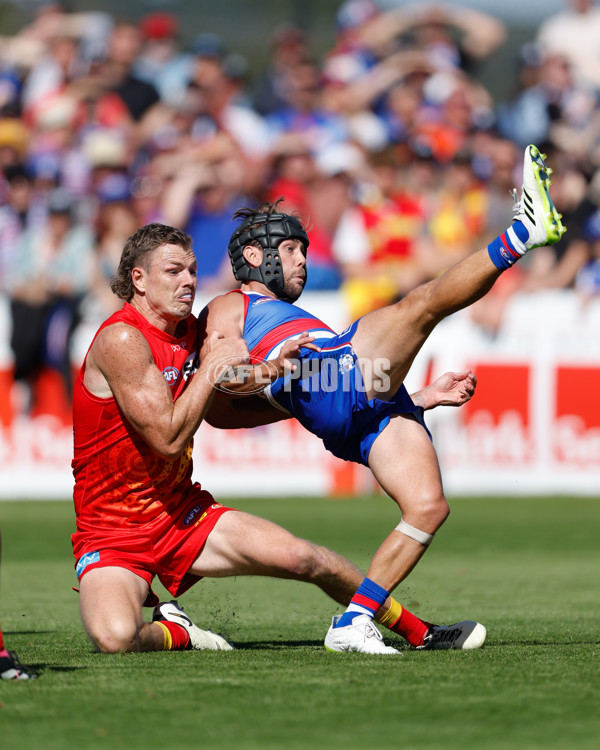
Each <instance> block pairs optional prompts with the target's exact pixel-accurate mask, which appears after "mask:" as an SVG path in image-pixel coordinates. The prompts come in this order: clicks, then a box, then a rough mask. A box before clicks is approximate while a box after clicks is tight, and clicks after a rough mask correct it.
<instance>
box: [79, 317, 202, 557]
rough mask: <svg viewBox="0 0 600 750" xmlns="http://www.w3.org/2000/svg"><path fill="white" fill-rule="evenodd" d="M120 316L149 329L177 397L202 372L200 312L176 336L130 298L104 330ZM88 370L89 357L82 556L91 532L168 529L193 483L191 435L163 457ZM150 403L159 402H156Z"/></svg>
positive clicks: (84, 395)
mask: <svg viewBox="0 0 600 750" xmlns="http://www.w3.org/2000/svg"><path fill="white" fill-rule="evenodd" d="M120 322H122V323H126V324H127V325H130V326H133V327H134V328H137V329H138V330H140V331H141V332H142V333H143V335H144V337H145V338H146V340H147V341H148V344H149V345H150V348H151V350H152V355H153V357H154V361H155V363H156V366H157V367H158V369H159V370H160V371H161V372H162V373H163V375H164V376H165V379H166V381H167V383H168V384H169V386H170V388H171V392H172V394H173V400H175V398H176V397H177V396H178V395H179V394H180V393H181V391H182V389H183V387H184V386H185V382H186V380H187V378H188V376H189V375H191V374H192V373H193V372H194V371H195V361H196V353H197V329H196V318H195V317H194V316H192V315H190V317H189V318H188V319H187V321H186V323H187V326H186V330H185V332H184V334H183V335H182V336H181V337H177V338H175V337H173V336H170V335H169V334H167V333H164V332H163V331H160V330H159V329H158V328H155V327H154V326H153V325H151V324H150V323H149V322H148V321H147V320H146V318H144V317H143V316H142V315H141V314H140V313H138V312H137V311H136V310H135V309H134V308H133V307H132V306H131V305H129V304H127V303H125V305H124V306H123V308H122V309H121V310H119V311H118V312H116V313H115V314H114V315H112V316H111V317H110V318H108V320H106V321H105V322H104V323H103V324H102V325H101V326H100V328H99V329H98V332H97V333H96V336H98V333H99V332H100V331H101V330H103V329H104V328H106V327H107V326H109V325H113V324H114V323H120ZM95 338H96V337H94V340H95ZM92 343H93V342H92ZM88 351H89V350H88ZM86 357H87V355H86ZM84 372H85V360H84V363H83V365H82V367H81V370H80V372H79V376H78V378H77V380H76V383H75V385H74V390H73V438H74V458H73V462H72V469H73V476H74V478H75V488H74V501H75V512H76V516H77V533H75V534H74V535H73V547H74V549H73V551H74V554H75V556H76V557H78V556H79V554H78V552H79V551H80V550H83V547H84V543H85V541H86V540H87V542H89V541H90V537H95V536H98V537H102V538H106V537H107V536H117V537H119V536H121V534H123V535H125V536H126V535H127V534H131V533H135V532H136V530H138V531H140V532H142V529H143V530H144V531H146V532H147V531H150V530H151V531H152V533H156V532H158V533H160V529H161V527H164V528H165V529H166V528H168V527H169V525H170V524H172V523H173V516H174V515H175V514H176V513H177V511H178V510H179V511H181V508H182V505H183V504H184V502H185V498H186V494H187V493H188V492H189V490H190V489H191V488H192V486H193V485H192V480H191V475H192V460H191V457H192V444H193V442H192V441H191V440H190V443H189V445H188V446H187V449H186V450H185V451H184V452H183V454H182V455H181V456H180V457H179V458H178V459H177V460H175V461H168V460H165V459H164V458H161V456H159V455H157V454H156V453H155V452H154V451H153V450H152V449H151V448H150V446H149V445H148V444H147V443H146V442H145V441H144V440H142V438H141V437H140V436H139V435H138V433H137V432H136V431H135V430H134V429H133V427H132V426H131V425H130V424H129V423H128V422H127V421H126V419H125V418H124V417H123V415H122V414H121V412H120V410H119V407H118V406H117V403H116V401H115V399H114V398H107V399H102V398H98V397H96V396H94V395H93V394H92V393H90V391H89V390H88V389H87V388H86V387H85V385H84V382H83V374H84ZM148 409H149V410H151V409H152V404H151V403H149V404H148ZM196 487H198V486H197V485H196Z"/></svg>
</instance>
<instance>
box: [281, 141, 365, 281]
mask: <svg viewBox="0 0 600 750" xmlns="http://www.w3.org/2000/svg"><path fill="white" fill-rule="evenodd" d="M361 161H362V153H361V152H360V150H359V149H357V148H355V147H351V146H348V145H346V144H340V145H334V146H331V147H330V148H328V149H325V150H324V151H323V152H322V153H321V155H320V157H319V158H318V159H315V158H314V156H313V154H312V152H311V149H310V148H309V146H308V144H307V143H306V140H305V139H304V138H303V137H302V136H299V135H295V134H288V135H284V136H283V137H282V138H281V139H280V141H279V142H278V143H277V144H276V146H275V147H274V149H273V169H272V176H271V180H270V185H269V189H268V191H267V193H266V195H267V199H268V200H269V201H271V202H274V201H276V200H278V199H279V198H282V197H283V198H284V201H283V203H282V206H283V211H285V212H286V213H290V214H291V213H294V212H297V213H299V214H300V215H301V216H305V217H307V218H308V219H309V221H310V225H311V237H312V240H311V246H310V247H311V254H310V257H311V268H310V275H309V276H308V277H307V282H306V287H305V288H306V289H307V290H308V291H327V290H329V291H331V290H334V289H338V288H339V286H340V283H341V275H340V269H339V267H338V263H337V261H336V259H335V258H334V256H333V249H332V241H333V235H334V232H335V230H336V228H337V226H338V223H339V221H340V218H341V216H342V214H343V213H344V211H345V210H346V209H347V207H348V206H349V205H350V203H351V186H352V181H351V174H352V172H353V170H354V169H355V168H356V167H358V166H359V163H360V162H361Z"/></svg>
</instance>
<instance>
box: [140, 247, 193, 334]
mask: <svg viewBox="0 0 600 750" xmlns="http://www.w3.org/2000/svg"><path fill="white" fill-rule="evenodd" d="M196 272H197V262H196V256H195V255H194V251H193V250H185V249H184V248H182V247H180V246H179V245H161V246H160V247H159V248H157V249H156V250H155V251H154V253H153V254H152V255H150V265H149V268H148V270H146V269H141V277H140V281H141V283H142V285H143V291H144V294H145V297H146V302H147V304H148V306H149V308H150V310H151V312H152V313H153V314H154V315H155V316H156V317H157V318H158V319H160V320H164V321H173V322H175V321H179V320H184V319H185V318H187V317H188V315H190V313H191V312H192V306H193V304H194V297H195V295H196V284H197V279H196Z"/></svg>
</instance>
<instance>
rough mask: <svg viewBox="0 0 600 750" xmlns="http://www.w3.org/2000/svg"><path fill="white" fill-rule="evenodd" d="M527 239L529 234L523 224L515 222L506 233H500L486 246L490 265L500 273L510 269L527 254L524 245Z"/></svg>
mask: <svg viewBox="0 0 600 750" xmlns="http://www.w3.org/2000/svg"><path fill="white" fill-rule="evenodd" d="M528 239H529V232H528V231H527V228H526V227H525V225H524V224H523V222H521V221H515V222H514V223H513V225H512V226H511V227H510V228H509V229H507V230H506V232H502V234H501V235H500V236H499V237H496V239H495V240H492V242H490V244H489V245H488V253H489V256H490V258H491V260H492V263H493V264H494V265H495V266H496V268H499V269H500V270H501V271H504V270H505V269H506V268H510V267H511V266H512V265H513V263H516V261H518V260H519V258H521V257H522V256H523V255H524V254H525V253H526V252H527V245H526V244H525V243H526V242H527V240H528Z"/></svg>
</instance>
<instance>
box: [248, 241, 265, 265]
mask: <svg viewBox="0 0 600 750" xmlns="http://www.w3.org/2000/svg"><path fill="white" fill-rule="evenodd" d="M244 259H245V261H246V263H247V264H248V265H249V266H251V267H252V268H258V267H259V266H260V264H261V263H262V259H263V252H262V249H261V248H259V247H256V245H246V247H245V248H244Z"/></svg>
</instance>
